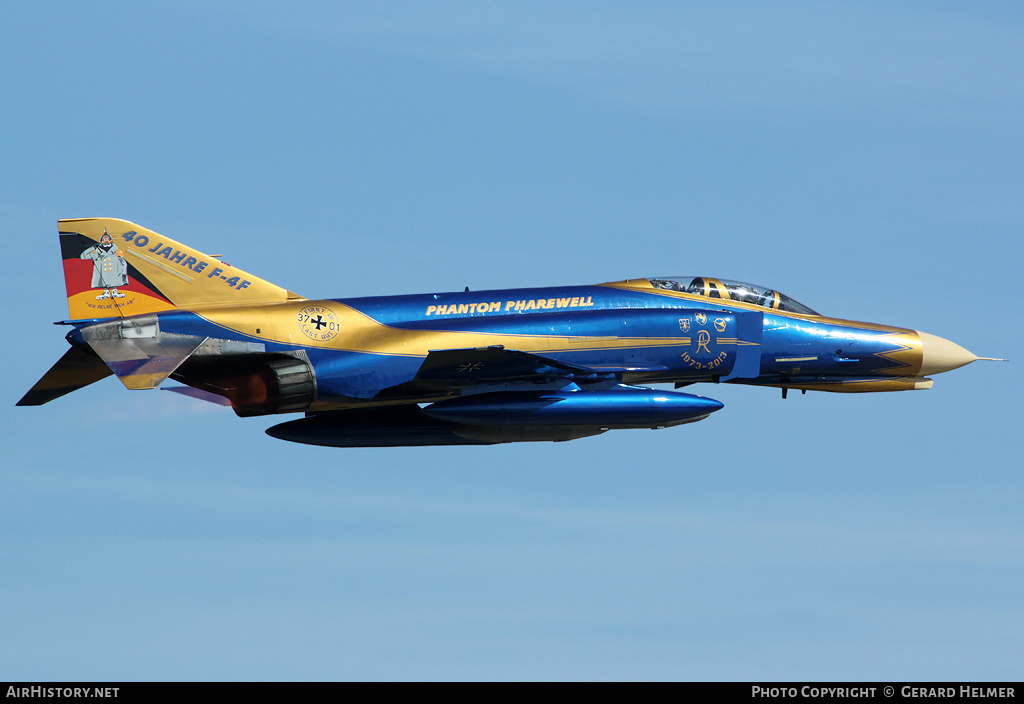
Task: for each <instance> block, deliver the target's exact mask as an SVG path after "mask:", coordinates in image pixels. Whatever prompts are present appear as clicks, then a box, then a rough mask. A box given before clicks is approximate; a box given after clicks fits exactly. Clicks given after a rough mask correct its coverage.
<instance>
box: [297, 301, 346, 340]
mask: <svg viewBox="0 0 1024 704" xmlns="http://www.w3.org/2000/svg"><path fill="white" fill-rule="evenodd" d="M298 322H299V330H302V332H303V333H305V335H306V337H308V338H310V339H312V340H316V341H317V342H327V341H328V340H333V339H334V338H335V337H336V336H337V334H338V331H340V330H341V324H340V323H339V322H338V316H337V315H335V313H334V311H333V310H331V309H330V308H325V307H324V306H306V307H305V308H303V309H302V310H300V311H299V318H298Z"/></svg>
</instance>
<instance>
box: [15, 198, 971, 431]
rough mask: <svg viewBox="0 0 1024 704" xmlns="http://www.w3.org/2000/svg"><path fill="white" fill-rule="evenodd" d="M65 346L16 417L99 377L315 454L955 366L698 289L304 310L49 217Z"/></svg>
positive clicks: (898, 377)
mask: <svg viewBox="0 0 1024 704" xmlns="http://www.w3.org/2000/svg"><path fill="white" fill-rule="evenodd" d="M60 244H61V253H62V256H63V260H64V278H65V283H66V285H67V294H68V307H69V311H70V319H69V320H66V321H61V323H59V324H63V325H69V326H71V328H72V329H71V332H69V333H68V335H67V341H68V342H69V343H70V344H71V348H70V349H69V350H68V351H67V352H66V353H65V354H64V356H63V357H62V358H61V359H60V360H59V361H58V362H57V363H56V364H55V365H54V366H53V368H52V369H50V371H49V372H47V373H46V374H45V375H44V376H43V378H42V379H40V380H39V382H37V383H36V385H35V386H33V387H32V389H31V390H30V391H29V392H28V393H27V394H26V395H25V397H24V398H22V399H21V401H19V403H18V405H22V406H35V405H40V404H43V403H46V402H48V401H51V400H53V399H55V398H57V397H59V396H62V395H64V394H66V393H69V392H71V391H74V390H76V389H79V388H81V387H83V386H86V385H88V384H91V383H93V382H94V381H98V380H99V379H102V378H103V377H105V376H108V375H110V374H114V375H115V376H117V378H118V379H120V380H121V382H122V383H123V384H124V385H125V386H127V387H128V388H129V389H152V388H156V387H157V386H159V385H160V384H162V383H164V382H165V380H167V379H168V378H170V379H173V380H175V381H178V382H181V383H182V384H184V386H175V387H173V388H172V389H171V390H175V391H179V392H181V393H185V394H188V395H191V396H196V397H200V398H205V399H207V400H213V401H216V402H219V403H222V404H223V405H230V406H231V407H232V408H233V409H234V411H235V413H237V414H238V415H239V416H261V415H270V414H280V413H304V414H305V416H304V417H303V418H300V419H297V420H291V421H288V422H285V423H281V424H279V425H275V426H273V427H271V428H270V429H268V430H267V431H266V432H267V433H268V434H269V435H271V436H273V437H275V438H280V439H282V440H291V441H293V442H301V443H308V444H312V445H327V446H333V447H380V446H398V445H487V444H493V443H501V442H519V441H539V440H554V441H558V440H573V439H576V438H582V437H586V436H589V435H597V434H599V433H603V432H604V431H606V430H609V429H616V428H663V427H668V426H673V425H681V424H683V423H691V422H694V421H698V420H701V419H703V418H706V417H707V416H708V415H710V414H711V413H713V412H714V411H717V410H718V409H720V408H722V404H721V403H719V402H718V401H715V400H713V399H710V398H704V397H702V396H695V395H693V394H687V393H681V392H678V391H662V390H657V389H652V388H647V387H646V386H644V385H645V384H658V383H674V384H675V388H680V387H683V386H687V385H690V384H694V383H698V382H728V383H732V384H752V385H756V386H770V387H776V388H781V389H782V393H783V395H785V394H786V392H787V390H789V389H801V390H803V391H807V390H816V391H845V392H864V391H902V390H908V389H927V388H929V387H931V385H932V380H931V379H929V378H928V376H929V375H931V374H937V373H939V372H945V371H949V370H951V369H956V368H957V367H960V366H963V365H965V364H968V363H970V362H973V361H974V360H975V359H978V357H976V356H975V355H973V354H971V353H970V352H968V351H967V350H965V349H964V348H963V347H960V346H959V345H956V344H954V343H952V342H950V341H948V340H944V339H942V338H940V337H936V336H934V335H929V334H928V333H924V332H917V331H915V330H908V329H905V328H897V327H891V326H888V325H875V324H871V323H860V322H854V321H850V320H840V319H837V318H829V317H826V316H823V315H820V314H819V313H817V312H816V311H814V310H812V309H810V308H808V307H807V306H805V305H803V304H801V303H798V302H797V301H795V300H793V299H792V298H789V297H788V296H786V295H784V294H782V293H780V292H779V291H776V290H774V289H769V288H765V287H763V286H754V285H750V284H744V283H739V282H734V281H728V280H724V279H714V278H708V277H699V276H695V277H684V278H656V279H628V280H626V281H618V282H614V283H607V284H600V285H594V286H569V287H556V288H534V289H513V290H507V291H474V292H469V291H468V290H467V291H465V292H457V293H437V294H426V295H401V296H386V297H372V298H343V299H328V300H308V299H306V298H304V297H302V296H300V295H298V294H295V293H292V292H291V291H287V290H285V289H283V288H280V287H278V286H275V285H274V284H271V283H269V282H267V281H264V280H262V279H259V278H257V277H255V276H253V275H251V274H248V273H246V272H244V271H241V270H239V269H237V268H235V267H232V266H230V265H229V264H226V263H224V262H222V261H221V260H220V259H219V258H218V257H215V256H211V255H207V254H203V253H202V252H200V251H198V250H195V249H192V248H191V247H188V246H186V245H183V244H180V243H178V242H175V241H174V240H171V239H169V238H167V237H164V236H163V235H159V234H157V233H155V232H152V231H150V230H147V229H146V228H144V227H139V226H138V225H135V224H132V223H130V222H126V221H124V220H115V219H109V218H88V219H80V220H61V221H60Z"/></svg>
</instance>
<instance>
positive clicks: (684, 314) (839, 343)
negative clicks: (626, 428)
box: [157, 279, 952, 410]
mask: <svg viewBox="0 0 1024 704" xmlns="http://www.w3.org/2000/svg"><path fill="white" fill-rule="evenodd" d="M157 317H158V319H159V329H160V332H161V333H164V334H168V333H169V334H177V335H186V336H200V337H205V338H210V339H214V340H227V341H233V342H236V343H239V344H242V345H247V346H248V347H246V349H248V350H250V351H253V350H256V351H259V350H262V351H264V352H265V353H268V354H273V353H280V354H284V355H293V354H296V353H299V354H300V355H301V356H302V357H304V358H305V359H306V360H308V363H309V364H310V366H311V367H312V369H313V370H314V373H315V378H316V400H315V402H314V403H313V404H312V405H311V407H310V409H311V410H324V409H330V408H346V407H352V406H354V405H363V404H367V403H370V404H372V403H374V402H380V403H384V402H386V403H395V402H399V401H408V400H410V399H412V400H423V401H429V400H435V399H436V398H439V397H441V398H443V397H445V396H447V395H451V393H453V392H451V391H449V392H446V393H444V394H441V395H437V394H434V395H433V396H431V397H429V398H422V399H416V395H417V393H419V392H417V391H415V390H411V391H410V392H409V393H408V394H406V395H403V394H402V393H401V392H400V391H397V392H396V391H395V390H396V389H399V390H400V389H401V387H402V385H403V384H407V383H408V382H411V381H412V380H413V379H414V378H415V377H416V374H417V372H418V370H419V369H420V367H421V365H422V364H423V360H424V358H425V357H426V356H427V354H428V353H429V352H430V351H431V350H445V349H469V348H486V347H493V346H501V347H503V348H505V349H514V350H520V351H524V352H530V353H533V354H537V355H542V356H543V357H545V358H549V359H553V360H557V361H559V362H565V363H568V364H573V365H579V366H581V367H587V368H590V369H593V370H596V371H598V372H602V371H606V372H608V373H609V374H612V373H614V374H615V375H616V379H617V380H618V381H620V382H622V383H629V384H636V383H658V382H675V383H678V384H689V383H696V382H705V381H728V382H733V383H744V384H756V385H767V386H780V387H783V388H804V389H820V390H832V391H874V390H878V391H882V390H886V391H888V390H900V389H913V388H921V387H922V386H925V385H927V384H928V382H927V381H926V380H924V379H923V378H922V377H923V375H922V368H923V364H924V362H925V354H924V349H925V346H924V343H923V341H922V337H921V335H919V334H918V333H917V332H916V331H914V330H910V329H906V328H898V327H892V326H886V325H877V324H872V323H863V322H856V321H849V320H841V319H835V318H828V317H824V316H820V315H811V314H806V313H798V312H789V311H781V310H772V309H769V308H765V307H764V306H761V305H758V304H756V303H746V302H742V301H734V300H724V299H710V298H708V297H706V296H702V295H700V294H693V293H686V292H681V291H670V290H663V289H658V288H655V287H654V286H652V285H651V283H650V281H649V280H647V279H634V280H626V281H621V282H616V283H610V284H601V285H593V286H572V287H553V288H531V289H511V290H497V291H465V292H452V293H437V294H422V295H399V296H381V297H367V298H348V299H324V300H299V301H293V302H285V303H278V304H274V305H262V306H257V305H247V306H222V307H214V308H206V309H201V310H195V311H187V310H175V311H168V312H163V313H159V314H157ZM936 339H937V338H936ZM949 344H952V343H949ZM189 370H190V367H189V365H185V366H184V367H183V369H182V370H180V372H179V374H178V375H176V378H180V379H181V380H183V381H185V382H186V383H188V381H189V373H188V372H189ZM932 371H935V370H932ZM455 393H457V392H455Z"/></svg>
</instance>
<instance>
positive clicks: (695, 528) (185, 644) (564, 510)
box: [0, 1, 1024, 681]
mask: <svg viewBox="0 0 1024 704" xmlns="http://www.w3.org/2000/svg"><path fill="white" fill-rule="evenodd" d="M4 26H5V29H4V40H3V42H0V78H2V80H3V86H4V90H3V91H0V124H2V125H3V128H4V129H3V131H2V133H0V163H2V164H3V174H4V175H3V177H2V182H3V188H0V214H2V216H3V222H4V223H5V227H4V229H5V231H6V235H7V238H8V241H9V242H11V243H12V244H13V245H14V246H13V247H12V248H11V249H10V250H9V255H8V260H7V269H6V270H7V272H8V275H7V276H6V277H4V283H3V291H4V293H5V296H6V298H7V300H8V304H7V305H6V306H4V307H3V312H2V313H0V315H2V316H3V317H2V320H3V324H4V329H5V330H6V331H7V335H8V339H9V340H10V342H9V343H8V344H7V346H6V349H7V350H8V354H9V357H10V360H9V364H8V366H7V370H6V372H5V373H4V374H3V375H2V382H3V389H4V397H5V398H7V400H8V403H7V406H6V410H4V411H3V417H2V420H3V425H4V428H5V431H4V434H3V437H4V440H3V443H4V456H5V458H7V459H6V461H5V463H4V468H3V470H2V471H0V577H2V578H0V584H2V594H3V598H2V599H0V624H2V626H0V678H2V679H15V680H22V679H26V680H32V679H43V680H46V679H53V680H74V679H97V680H104V679H115V680H137V679H158V680H168V679H170V680H176V679H190V680H192V679H332V680H333V679H453V678H455V679H480V678H484V679H494V678H497V679H742V680H799V679H816V680H818V679H853V680H858V679H871V680H875V679H882V680H894V681H899V680H933V679H943V680H946V679H953V680H956V679H967V680H988V679H1019V676H1020V663H1019V653H1020V652H1021V651H1022V650H1024V636H1022V633H1024V594H1022V591H1021V587H1020V585H1021V584H1022V583H1024V519H1022V510H1021V509H1022V505H1024V480H1022V478H1021V467H1020V457H1021V454H1022V449H1024V448H1022V442H1021V439H1020V431H1019V425H1020V418H1021V410H1022V409H1021V403H1020V400H1019V388H1020V381H1021V374H1020V371H1019V370H1020V366H1019V362H1018V361H1017V360H1016V359H1014V358H1016V357H1017V356H1019V353H1018V350H1019V349H1020V348H1021V346H1022V345H1024V339H1022V337H1024V336H1022V333H1021V325H1020V322H1021V313H1020V303H1019V301H1018V298H1019V296H1018V293H1017V290H1016V289H1017V288H1018V282H1019V279H1020V271H1021V264H1022V245H1021V239H1020V233H1021V231H1022V228H1024V197H1022V194H1024V167H1022V164H1024V130H1022V122H1021V116H1022V115H1024V83H1022V82H1021V80H1020V77H1021V76H1022V75H1024V13H1022V12H1021V10H1020V8H1019V6H1018V5H1017V4H1015V3H972V4H970V5H963V4H958V3H901V4H898V5H897V4H892V3H857V4H838V3H828V4H825V3H773V4H771V5H766V4H764V3H706V4H688V5H685V6H681V4H677V3H647V4H644V5H642V6H638V5H634V4H625V3H573V2H564V3H557V4H554V6H552V4H551V3H530V2H521V3H505V4H496V3H424V2H410V3H372V4H371V3H326V2H325V3H314V2H297V3H289V4H288V6H287V9H286V8H285V7H284V6H283V5H282V6H279V5H276V4H265V5H260V4H254V3H248V2H244V3H243V2H217V1H214V2H202V3H199V2H176V3H142V4H139V3H90V4H89V5H88V7H86V6H78V5H73V4H65V3H49V2H38V3H17V4H11V5H10V6H9V7H6V8H5V22H4ZM89 216H108V217H120V218H125V219H128V220H132V221H134V222H137V223H139V224H141V225H143V226H145V227H148V228H151V229H153V230H155V231H157V232H159V233H163V234H166V235H168V236H170V237H173V238H175V239H178V240H181V241H184V242H187V243H189V244H191V245H193V246H195V247H197V248H199V249H201V250H203V251H206V252H210V253H215V254H221V253H222V254H224V255H225V259H226V260H227V261H230V262H231V263H232V264H235V265H237V266H239V267H241V268H243V269H245V270H247V271H250V272H252V273H254V274H256V275H258V276H261V277H263V278H266V279H268V280H270V281H273V282H275V283H277V284H280V285H282V286H285V287H287V288H289V289H291V290H294V291H296V292H299V293H301V294H303V295H306V296H309V297H327V296H331V297H346V296H360V295H383V294H390V293H395V294H399V293H421V292H432V291H451V290H462V288H463V287H464V286H469V287H470V288H472V289H483V288H511V287H517V286H546V285H562V284H586V283H597V282H603V281H613V280H619V279H623V278H627V277H637V276H649V275H699V274H707V275H713V276H721V277H726V278H733V279H739V280H747V281H753V282H757V283H764V284H767V285H770V286H773V287H776V288H778V289H780V290H782V291H784V292H786V293H788V294H790V295H791V296H793V297H795V298H797V299H798V300H800V301H803V302H805V303H807V304H808V305H810V306H811V307H813V308H815V309H817V310H820V311H822V312H823V313H826V314H829V315H834V316H838V317H848V318H853V319H860V320H869V321H874V322H881V323H889V324H894V325H902V326H906V327H910V328H914V329H919V330H924V331H927V332H930V333H932V334H936V335H940V336H942V337H946V338H949V339H952V340H954V341H956V342H958V343H960V344H962V345H964V346H965V347H967V348H969V349H971V350H972V351H974V352H975V353H977V354H979V355H988V356H998V357H1010V358H1011V360H1012V361H1011V362H1009V363H1002V364H997V363H981V362H979V363H976V364H974V365H971V366H970V367H967V368H965V369H961V370H958V371H956V372H952V373H949V374H945V375H941V376H938V377H937V378H936V381H935V387H934V388H933V389H932V390H930V391H925V392H906V393H895V394H875V395H850V396H844V395H833V394H814V393H809V394H807V395H805V396H801V395H799V394H796V395H791V396H790V398H789V399H788V400H786V401H785V402H783V401H782V400H781V399H780V398H779V394H778V392H777V391H774V390H770V389H753V388H733V387H728V386H717V387H712V386H708V387H704V388H702V389H701V390H699V391H698V393H704V394H705V395H708V396H711V397H713V398H717V399H718V400H720V401H722V402H724V403H725V404H726V408H725V409H723V410H722V411H720V412H719V413H717V414H715V415H714V416H712V417H711V418H709V419H708V420H706V421H703V422H701V423H699V424H696V425H692V426H686V427H682V428H675V429H668V430H661V431H653V432H652V431H646V430H643V431H641V430H636V431H619V432H611V433H607V434H605V435H603V436H600V437H597V438H589V439H583V440H578V441H574V442H571V443H558V444H530V443H524V444H516V445H505V446H496V447H484V448H476V447H465V448H397V449H381V450H370V449H367V450H347V451H346V450H334V449H325V448H312V447H305V446H300V445H295V444H291V443H284V442H280V441H277V440H273V439H271V438H269V437H267V436H266V435H264V434H263V429H264V428H266V427H268V426H269V425H272V424H273V422H274V421H272V420H267V419H259V418H256V419H238V418H235V417H234V415H233V414H232V413H231V412H230V411H226V410H224V409H221V408H217V407H213V406H209V405H204V404H200V403H199V402H194V401H192V400H190V399H186V398H182V397H178V396H177V395H176V394H169V393H165V392H157V391H152V392H129V391H127V390H125V389H124V388H122V387H121V385H120V384H119V383H118V382H117V381H116V380H113V379H107V380H104V381H103V382H100V383H99V384H96V385H95V386H92V387H89V388H87V389H84V390H82V391H79V392H76V393H74V394H72V395H70V396H67V397H64V398H62V399H58V400H57V401H54V402H53V403H51V404H48V405H46V406H43V407H41V408H15V407H14V403H15V402H16V401H17V399H18V398H20V397H21V395H22V394H23V393H24V392H25V391H26V390H27V389H28V388H29V387H30V386H31V385H32V383H33V382H34V381H35V380H36V379H37V378H38V377H39V376H41V375H42V374H43V373H44V372H45V371H46V370H47V369H48V368H49V366H50V365H51V364H52V363H53V362H54V361H56V359H57V358H58V357H59V356H60V355H61V354H62V353H63V351H64V349H65V348H66V345H65V343H64V341H63V340H62V339H61V337H62V334H63V333H62V329H60V328H55V327H53V326H52V325H50V323H51V322H52V321H54V320H60V319H63V318H65V317H66V315H67V307H66V302H65V299H64V291H63V280H62V276H61V269H60V262H59V248H58V242H57V230H56V221H57V220H58V219H59V218H71V217H89Z"/></svg>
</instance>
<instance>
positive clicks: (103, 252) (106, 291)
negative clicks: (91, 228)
mask: <svg viewBox="0 0 1024 704" xmlns="http://www.w3.org/2000/svg"><path fill="white" fill-rule="evenodd" d="M79 257H80V258H82V259H91V260H92V262H93V270H92V287H93V288H101V289H103V293H101V294H100V295H98V296H96V300H97V301H102V300H104V299H106V298H111V297H113V298H124V297H125V294H123V293H121V292H120V291H118V290H117V287H118V286H127V285H128V262H126V261H125V260H124V253H123V252H122V251H121V249H120V248H119V247H118V246H117V245H115V244H114V239H113V238H112V237H111V236H110V235H109V234H108V233H107V231H106V230H103V236H102V237H100V241H99V244H94V245H92V246H91V247H89V248H87V249H86V250H85V251H84V252H82V253H81V254H80V255H79Z"/></svg>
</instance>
